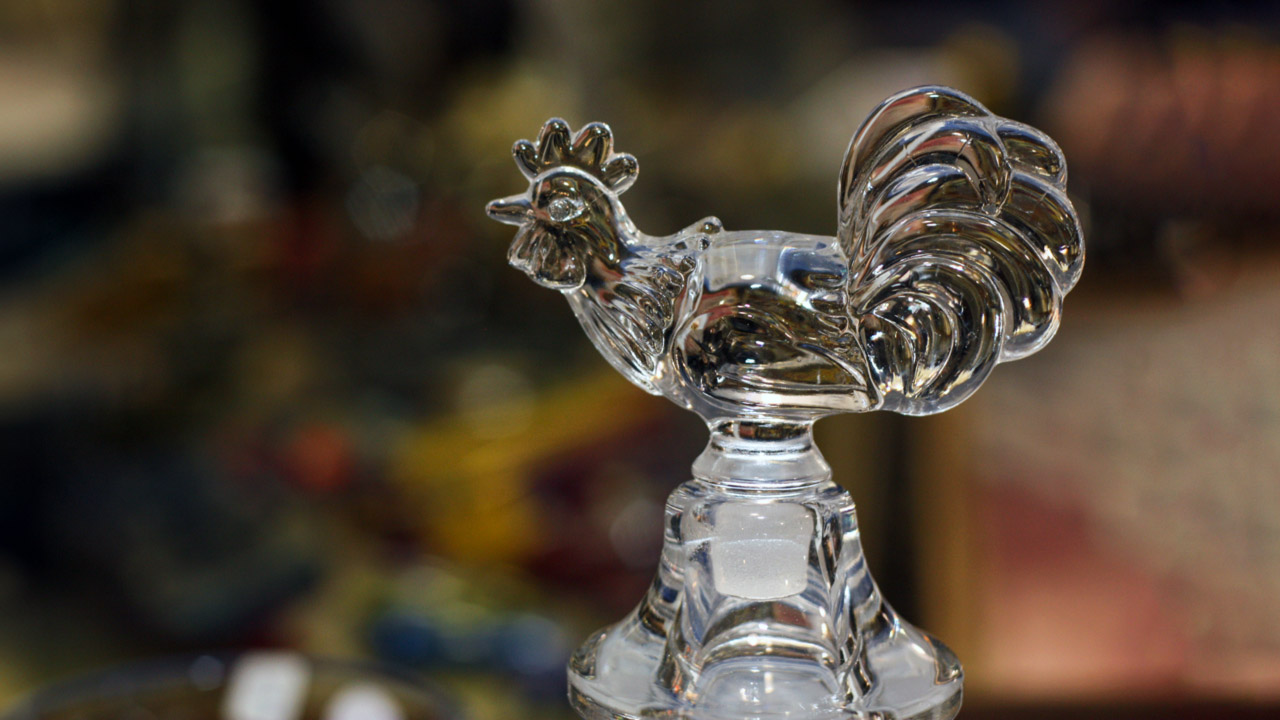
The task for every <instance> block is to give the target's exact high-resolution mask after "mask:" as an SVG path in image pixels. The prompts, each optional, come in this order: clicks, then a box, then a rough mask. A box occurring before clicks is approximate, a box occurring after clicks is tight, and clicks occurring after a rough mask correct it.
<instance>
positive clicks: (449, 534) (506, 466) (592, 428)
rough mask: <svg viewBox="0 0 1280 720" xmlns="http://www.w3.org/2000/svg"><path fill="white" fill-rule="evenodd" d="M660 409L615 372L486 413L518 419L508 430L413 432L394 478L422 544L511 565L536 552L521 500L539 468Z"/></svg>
mask: <svg viewBox="0 0 1280 720" xmlns="http://www.w3.org/2000/svg"><path fill="white" fill-rule="evenodd" d="M522 401H524V402H527V401H528V400H527V398H519V397H517V398H512V399H509V400H506V401H504V402H506V403H511V404H519V403H522ZM661 407H662V405H661V401H660V400H658V399H656V398H653V397H650V396H648V395H645V394H644V393H641V392H639V391H637V390H636V388H635V387H633V386H632V385H630V384H629V383H627V382H626V381H625V380H623V379H621V378H620V377H618V376H617V375H616V374H615V373H613V371H612V370H610V371H608V372H601V373H599V374H597V375H595V376H592V377H590V378H588V379H586V380H583V381H577V382H573V383H571V384H567V385H565V386H562V387H559V388H556V389H553V390H551V391H548V392H546V393H540V394H538V395H537V396H536V397H535V398H534V400H533V401H532V405H531V406H530V407H521V408H501V407H495V408H491V417H521V418H522V419H523V420H524V422H521V423H518V424H512V425H510V426H508V427H507V428H505V430H507V431H508V432H494V431H493V429H492V428H488V427H483V426H477V425H475V424H471V423H466V422H463V421H462V420H460V419H459V418H458V417H457V416H451V417H446V418H442V419H440V420H438V421H436V422H433V423H431V424H429V425H427V426H425V427H422V428H420V429H417V430H415V431H412V432H411V433H410V435H409V437H408V438H406V440H405V441H404V442H403V443H401V445H400V446H399V448H398V449H397V451H396V453H395V454H394V456H393V460H392V468H391V476H392V477H393V478H394V479H395V481H396V482H397V483H399V484H401V485H402V487H404V488H405V493H406V495H407V496H408V497H410V498H412V499H413V501H414V502H416V503H418V504H419V505H420V512H421V517H422V523H423V525H424V527H425V529H426V536H427V537H428V539H429V540H430V541H431V542H432V544H433V545H434V546H435V547H436V548H437V549H438V550H439V551H440V552H442V553H443V554H445V555H447V556H449V557H451V558H454V559H458V560H464V561H470V562H477V563H501V562H513V561H516V560H518V559H520V558H522V557H526V556H528V555H529V554H530V553H531V552H533V551H535V550H536V549H537V547H538V541H539V538H540V533H539V531H538V528H539V524H540V523H541V522H545V520H544V519H542V518H540V517H538V512H537V507H536V506H535V505H533V504H532V503H529V502H527V501H526V499H525V498H526V496H527V494H528V492H529V483H530V481H531V479H532V478H533V473H534V472H535V471H536V469H537V468H538V467H539V466H540V465H543V464H544V463H546V462H548V461H550V460H552V459H553V458H555V457H556V456H560V455H564V454H566V453H569V452H572V451H574V450H576V449H581V448H586V447H589V446H591V445H593V444H596V443H599V442H601V441H602V440H604V439H606V438H608V437H610V436H612V435H616V434H618V433H620V432H622V431H624V430H625V429H626V428H629V427H632V426H634V425H635V424H636V423H638V422H643V421H645V420H648V419H651V418H653V417H655V416H656V415H657V413H658V412H659V408H661Z"/></svg>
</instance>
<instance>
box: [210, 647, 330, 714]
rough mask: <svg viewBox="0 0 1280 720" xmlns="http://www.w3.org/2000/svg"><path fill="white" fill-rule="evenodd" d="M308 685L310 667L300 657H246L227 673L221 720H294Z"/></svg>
mask: <svg viewBox="0 0 1280 720" xmlns="http://www.w3.org/2000/svg"><path fill="white" fill-rule="evenodd" d="M310 683H311V667H310V666H309V665H308V664H307V661H306V660H304V659H303V658H302V657H301V656H298V655H294V654H292V653H255V654H252V655H246V656H245V657H244V658H243V659H241V660H240V661H239V662H237V663H236V666H235V668H234V669H233V670H232V671H231V682H230V684H229V685H228V687H227V695H226V699H225V700H224V703H223V711H222V715H223V717H224V718H225V720H297V718H298V717H300V716H301V714H302V706H303V701H304V700H305V698H306V695H307V686H308V685H310Z"/></svg>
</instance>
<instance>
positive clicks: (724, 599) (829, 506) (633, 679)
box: [569, 421, 963, 720]
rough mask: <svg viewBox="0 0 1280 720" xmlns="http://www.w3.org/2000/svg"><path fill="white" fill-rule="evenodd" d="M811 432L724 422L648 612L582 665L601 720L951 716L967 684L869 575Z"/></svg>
mask: <svg viewBox="0 0 1280 720" xmlns="http://www.w3.org/2000/svg"><path fill="white" fill-rule="evenodd" d="M810 430H811V426H810V425H807V424H801V425H775V424H760V423H750V422H736V421H735V422H724V423H721V424H719V425H716V426H715V427H713V429H712V436H711V441H710V442H709V443H708V445H707V449H706V450H705V451H704V452H703V453H702V455H701V456H699V457H698V459H697V461H696V462H695V463H694V465H693V475H694V479H693V480H690V481H688V482H686V483H684V484H683V485H681V486H680V487H679V488H677V489H676V491H675V492H674V493H672V494H671V497H670V498H669V499H668V501H667V511H666V526H665V545H664V548H663V551H662V558H661V561H660V563H659V565H658V573H657V577H656V578H655V580H654V582H653V585H652V587H651V588H650V589H649V592H648V593H647V594H646V596H645V598H644V600H643V601H642V602H641V603H640V605H639V606H638V607H636V609H635V610H633V611H632V612H631V613H630V614H629V615H628V616H627V617H626V618H625V619H623V620H622V621H621V622H619V623H618V624H616V625H613V626H611V627H609V628H606V629H604V630H602V631H600V632H598V633H596V634H595V635H593V636H592V637H591V638H590V639H589V640H588V641H587V642H586V643H584V644H583V645H582V647H580V648H579V649H578V651H577V652H576V653H575V654H574V657H573V659H572V661H571V662H570V664H569V695H570V698H571V701H572V703H573V705H574V707H575V708H576V709H577V710H578V712H579V713H580V714H581V715H582V716H583V717H585V718H588V720H606V719H608V720H613V719H615V718H636V719H638V718H653V717H669V718H687V719H689V720H703V719H707V720H712V719H714V720H747V719H752V718H759V719H761V720H764V719H766V718H804V719H808V718H832V719H833V720H834V719H836V718H841V719H845V718H867V719H868V720H870V719H872V718H874V719H875V720H889V719H896V720H907V719H908V718H910V719H916V718H919V719H921V720H924V719H931V720H932V719H945V718H952V717H954V716H955V715H956V713H957V712H958V711H959V709H960V702H961V697H962V691H961V687H962V681H963V674H962V672H961V669H960V663H959V661H958V660H957V659H956V657H955V655H954V654H952V652H951V651H950V650H949V649H947V647H946V646H945V645H943V644H942V643H940V642H938V641H937V640H935V639H933V638H932V637H930V636H928V635H926V634H925V633H923V632H921V631H920V630H918V629H916V628H915V627H913V626H911V625H910V624H909V623H907V622H905V621H904V620H902V619H901V618H899V617H898V615H897V614H896V613H895V612H894V611H893V609H892V608H891V607H889V605H888V604H887V603H885V602H884V601H883V600H882V599H881V597H880V592H879V590H878V589H877V588H876V584H875V581H873V580H872V578H871V575H870V573H869V572H868V570H867V566H866V562H865V559H864V557H863V554H862V545H861V543H860V541H859V535H858V522H857V518H856V516H855V514H854V505H853V499H852V498H851V497H850V495H849V493H848V492H846V491H845V490H843V489H842V488H840V487H839V486H837V485H836V484H834V483H833V482H831V469H830V467H829V466H828V465H827V463H826V462H825V461H824V460H823V458H822V455H821V454H820V453H819V452H818V450H817V448H816V447H815V446H814V445H813V440H812V434H811V432H810Z"/></svg>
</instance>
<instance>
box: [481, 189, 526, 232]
mask: <svg viewBox="0 0 1280 720" xmlns="http://www.w3.org/2000/svg"><path fill="white" fill-rule="evenodd" d="M484 211H485V213H486V214H488V216H489V217H491V218H493V219H494V220H497V221H498V222H500V223H506V224H508V225H523V224H525V223H526V222H528V221H529V220H530V219H531V218H532V217H533V206H532V205H531V204H529V198H527V197H525V196H524V195H512V196H511V197H505V198H500V199H498V200H494V201H493V202H491V203H489V204H488V205H486V206H485V208H484Z"/></svg>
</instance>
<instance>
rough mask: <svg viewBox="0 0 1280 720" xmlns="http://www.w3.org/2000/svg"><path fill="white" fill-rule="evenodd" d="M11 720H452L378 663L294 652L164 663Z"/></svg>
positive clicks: (131, 670) (41, 696)
mask: <svg viewBox="0 0 1280 720" xmlns="http://www.w3.org/2000/svg"><path fill="white" fill-rule="evenodd" d="M2 717H3V718H4V720H72V719H75V718H100V719H101V720H123V719H125V718H142V717H145V718H149V719H150V720H246V719H247V718H265V717H274V718H294V719H295V720H451V719H452V718H457V717H460V716H459V715H458V714H457V711H456V710H455V709H454V707H453V705H452V703H451V701H449V700H448V699H447V698H446V697H444V696H443V695H441V694H440V693H439V691H438V690H435V689H434V688H430V687H427V686H426V685H424V684H423V683H422V682H421V681H420V680H418V679H415V678H413V677H411V676H409V675H407V674H405V673H404V672H401V671H395V670H392V669H390V668H387V667H385V666H379V665H376V664H373V663H357V662H349V661H347V662H343V661H333V660H323V659H312V658H307V657H303V656H300V655H295V654H289V653H246V654H244V655H241V656H215V655H200V656H198V657H193V658H190V659H185V660H183V659H171V660H156V661H151V662H146V663H139V664H135V665H131V666H127V667H122V668H119V669H115V670H109V671H106V672H102V673H97V674H94V675H88V676H85V677H80V678H76V679H74V680H70V681H67V682H64V683H61V684H59V685H55V686H53V687H50V688H48V689H45V690H41V691H39V692H37V693H35V694H33V695H32V696H31V697H30V698H29V699H27V700H26V701H25V702H23V703H22V704H20V705H19V706H18V707H16V708H14V709H12V710H11V711H10V712H8V713H6V714H5V715H3V716H2Z"/></svg>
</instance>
